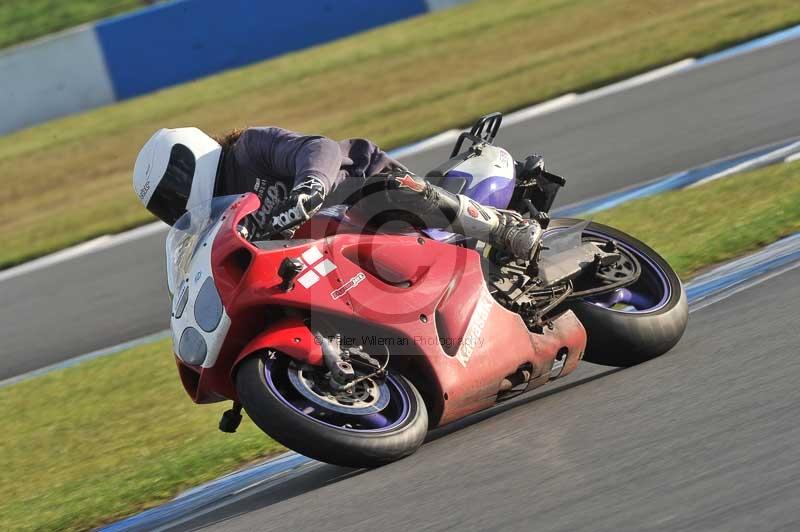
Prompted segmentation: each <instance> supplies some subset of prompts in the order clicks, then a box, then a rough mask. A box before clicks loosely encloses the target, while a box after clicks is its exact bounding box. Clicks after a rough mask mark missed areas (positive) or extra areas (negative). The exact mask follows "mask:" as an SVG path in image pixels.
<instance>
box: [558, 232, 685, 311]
mask: <svg viewBox="0 0 800 532" xmlns="http://www.w3.org/2000/svg"><path fill="white" fill-rule="evenodd" d="M565 229H568V227H563V228H558V229H553V230H552V231H563V230H565ZM583 235H585V236H591V237H597V238H604V239H608V240H613V241H614V242H616V243H617V244H618V245H619V246H620V247H621V248H623V249H624V250H625V251H626V252H627V253H629V254H630V255H633V256H634V257H636V259H637V260H638V261H639V264H640V265H641V267H642V272H641V275H640V276H639V280H638V281H636V282H635V283H633V284H632V285H630V286H628V287H625V288H619V289H617V290H614V291H613V292H610V293H608V294H603V295H602V296H597V297H591V298H588V297H587V298H586V299H584V301H586V302H587V303H591V304H593V305H597V306H599V307H603V308H605V309H607V310H610V311H612V312H620V313H623V314H644V313H649V312H656V311H658V310H660V309H662V308H663V307H664V306H665V305H666V304H667V303H668V302H669V300H670V299H671V298H672V285H671V284H670V283H669V280H668V279H667V276H666V273H664V270H663V269H662V268H661V266H659V265H658V264H657V263H656V262H655V261H653V260H652V259H651V258H650V257H648V256H647V255H646V254H644V253H642V252H641V251H640V250H639V249H637V248H636V247H634V246H632V245H630V244H629V243H627V242H625V241H624V240H620V239H617V238H613V237H611V236H610V235H608V234H606V233H603V232H601V231H597V230H592V229H587V230H585V231H584V232H583ZM620 304H622V305H627V306H626V307H625V308H614V307H616V306H617V305H620Z"/></svg>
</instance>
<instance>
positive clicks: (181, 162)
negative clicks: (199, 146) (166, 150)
mask: <svg viewBox="0 0 800 532" xmlns="http://www.w3.org/2000/svg"><path fill="white" fill-rule="evenodd" d="M196 164H197V162H196V160H195V157H194V154H193V153H192V150H190V149H189V148H187V147H186V146H184V145H183V144H176V145H175V146H173V147H172V151H171V152H170V155H169V163H168V164H167V169H166V171H165V172H164V177H163V178H161V181H160V182H159V183H158V186H157V187H156V189H155V191H154V192H153V195H152V197H151V198H150V202H149V203H148V204H147V210H149V211H150V212H152V213H153V214H155V215H156V216H158V217H159V218H160V219H161V220H163V221H164V222H166V223H168V224H169V225H173V224H174V223H175V222H176V221H177V220H178V218H180V217H181V216H183V214H184V213H185V212H186V203H187V202H188V201H189V193H190V192H191V191H192V179H193V178H194V171H195V166H196Z"/></svg>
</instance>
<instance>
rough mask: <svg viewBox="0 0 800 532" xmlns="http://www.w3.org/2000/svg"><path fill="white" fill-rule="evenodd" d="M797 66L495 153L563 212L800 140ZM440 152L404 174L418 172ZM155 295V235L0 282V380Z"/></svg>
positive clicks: (676, 89) (640, 106)
mask: <svg viewBox="0 0 800 532" xmlns="http://www.w3.org/2000/svg"><path fill="white" fill-rule="evenodd" d="M799 61H800V40H794V41H788V42H786V43H783V44H780V45H777V46H774V47H771V48H766V49H763V50H759V51H756V52H751V53H748V54H744V55H741V56H737V57H734V58H732V59H728V60H725V61H721V62H719V63H714V64H711V65H709V66H705V67H703V68H698V69H694V70H690V71H688V72H684V73H680V74H677V75H675V76H672V77H669V78H665V79H662V80H660V81H656V82H653V83H649V84H647V85H644V86H641V87H638V88H634V89H631V90H628V91H625V92H623V93H618V94H614V95H611V96H608V97H604V98H600V99H597V100H594V101H590V102H587V103H584V104H581V105H578V106H575V107H570V108H566V109H563V110H560V111H557V112H555V113H552V114H550V115H546V116H542V117H538V118H534V119H533V120H532V121H530V122H524V123H520V124H517V125H514V126H510V127H508V128H505V129H504V130H503V131H502V132H501V134H500V137H499V139H498V141H499V143H500V144H502V145H504V146H506V147H508V148H509V149H510V150H511V151H512V152H513V153H514V155H515V156H518V157H520V156H523V155H524V154H526V153H528V152H531V151H534V150H535V151H538V152H541V153H543V154H544V155H545V156H546V159H547V160H548V161H549V168H550V169H551V170H553V171H555V172H557V173H561V174H563V175H565V176H567V177H568V179H569V183H568V187H567V189H565V190H564V192H563V194H562V196H561V198H560V203H561V204H564V203H570V202H574V201H577V200H580V199H586V198H590V197H593V196H597V195H598V194H601V193H605V192H610V191H613V190H616V189H619V188H622V187H625V186H628V185H631V184H635V183H641V182H643V181H647V180H650V179H653V178H656V177H658V176H661V175H664V174H666V173H670V172H675V171H679V170H683V169H685V168H688V167H691V166H695V165H698V164H701V163H704V162H707V161H710V160H713V159H716V158H719V157H723V156H726V155H731V154H734V153H737V152H741V151H743V150H746V149H749V148H753V147H756V146H760V145H763V144H768V143H771V142H776V141H779V140H782V139H785V138H788V137H793V136H798V135H800V122H799V121H798V120H797V117H798V116H800V91H798V90H797V87H798V86H800V68H797V67H798V62H799ZM448 151H449V148H441V149H436V150H432V151H430V152H428V153H423V154H419V155H417V156H415V157H412V158H410V159H407V160H406V161H405V162H406V163H407V164H408V165H409V166H410V167H411V168H412V169H415V170H416V171H418V172H423V171H425V170H427V169H428V168H430V167H433V166H435V165H436V164H438V163H440V162H441V161H442V160H444V159H445V158H446V154H447V152H448ZM164 284H165V282H164V257H163V235H155V236H150V237H148V238H144V239H142V240H139V241H136V242H134V243H127V244H125V245H121V246H117V247H113V248H111V249H108V250H103V251H99V252H96V253H92V254H88V255H85V256H81V257H78V258H76V259H73V260H70V261H67V262H63V263H60V264H57V265H55V266H52V267H48V268H45V269H42V270H39V271H35V272H31V273H28V274H24V275H21V276H17V277H13V278H11V279H7V280H5V281H2V282H0V301H2V302H3V305H2V307H0V337H2V338H3V343H2V346H0V380H2V379H5V378H8V377H12V376H15V375H19V374H21V373H24V372H27V371H30V370H33V369H36V368H41V367H43V366H46V365H49V364H53V363H56V362H59V361H62V360H65V359H68V358H71V357H74V356H77V355H80V354H83V353H86V352H88V351H92V350H95V349H101V348H105V347H108V346H110V345H114V344H117V343H120V342H123V341H127V340H131V339H134V338H137V337H140V336H144V335H146V334H149V333H153V332H156V331H160V330H163V329H165V328H167V326H168V307H167V296H166V291H165V288H164ZM614 378H618V377H614ZM532 474H533V473H532ZM456 510H458V508H453V511H456ZM513 515H517V514H513Z"/></svg>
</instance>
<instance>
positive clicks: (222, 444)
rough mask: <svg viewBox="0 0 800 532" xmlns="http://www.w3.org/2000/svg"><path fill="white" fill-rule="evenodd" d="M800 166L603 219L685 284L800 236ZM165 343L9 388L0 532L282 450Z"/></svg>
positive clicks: (165, 490)
mask: <svg viewBox="0 0 800 532" xmlns="http://www.w3.org/2000/svg"><path fill="white" fill-rule="evenodd" d="M798 175H800V162H798V163H793V164H785V165H778V166H773V167H770V168H766V169H762V170H759V171H757V172H755V173H749V174H742V175H738V176H733V177H730V178H727V179H725V180H722V181H717V182H713V183H710V184H707V185H704V186H701V187H697V188H694V189H689V190H682V191H678V192H671V193H667V194H663V195H660V196H656V197H652V198H647V199H642V200H639V201H635V202H632V203H629V204H626V205H623V206H620V207H617V208H615V209H613V210H611V211H608V212H604V213H602V214H599V215H597V216H596V219H597V220H598V221H601V222H604V223H608V224H611V225H613V226H615V227H619V228H621V229H623V230H626V231H628V232H630V233H632V234H633V235H635V236H637V237H639V238H641V239H642V240H644V241H645V242H647V243H648V244H651V245H652V246H653V247H654V248H656V249H657V250H658V251H659V252H661V253H662V254H663V255H664V256H666V257H667V259H668V260H669V261H670V262H671V263H672V264H673V265H675V267H676V268H677V270H678V271H679V273H680V274H681V275H682V276H683V277H684V278H686V277H687V276H688V275H690V274H692V273H694V272H697V271H698V270H699V269H701V268H704V267H706V266H708V265H710V264H714V263H717V262H720V261H724V260H727V259H730V258H732V257H736V256H738V255H741V254H742V253H744V252H746V251H749V250H752V249H755V248H757V247H759V246H763V245H765V244H768V243H771V242H773V241H775V240H777V239H778V238H780V237H781V236H784V235H788V234H790V233H793V232H796V231H800V178H798ZM169 351H170V347H169V344H168V342H167V341H161V342H158V343H155V344H152V345H148V346H144V347H139V348H135V349H132V350H130V351H127V352H124V353H122V354H118V355H115V356H112V357H108V358H103V359H98V360H94V361H91V362H88V363H84V364H81V365H79V366H76V367H73V368H69V369H66V370H63V371H59V372H55V373H51V374H48V375H45V376H43V377H39V378H36V379H34V380H30V381H27V382H23V383H20V384H16V385H14V386H10V387H7V388H2V389H0V419H3V421H4V424H5V425H4V435H3V443H2V449H0V501H3V502H2V508H0V530H11V529H20V530H64V529H66V530H74V529H81V528H89V527H92V526H96V525H98V524H101V523H103V522H108V521H110V520H113V519H114V518H119V517H122V516H125V515H129V514H132V513H134V512H136V511H138V510H141V509H143V508H146V507H149V506H153V505H155V504H157V503H159V502H163V501H165V500H168V499H170V498H171V497H173V496H174V495H176V494H177V493H178V492H180V491H181V490H183V489H185V488H188V487H190V486H194V485H196V484H199V483H201V482H203V481H206V480H209V479H212V478H214V477H217V476H219V475H221V474H223V473H225V472H228V471H230V470H232V469H234V468H236V467H238V466H241V465H243V464H244V463H246V462H249V461H251V460H254V459H256V458H259V457H264V456H267V455H269V454H272V453H275V452H277V451H278V450H279V449H280V448H279V447H278V446H277V444H275V443H274V442H272V441H270V440H269V439H268V438H267V437H266V436H264V435H263V434H261V433H260V432H259V431H258V430H257V429H256V428H255V427H254V425H253V424H252V423H251V422H250V421H249V420H247V419H245V421H244V423H243V425H242V428H241V429H240V431H239V432H238V433H237V434H235V435H227V434H222V433H220V432H219V431H218V430H217V429H216V424H217V421H218V419H219V416H220V414H221V412H222V411H223V410H224V409H225V408H226V406H225V405H220V404H218V405H212V406H194V405H193V404H191V402H190V401H189V399H188V398H187V397H186V395H185V393H184V392H183V389H182V387H181V385H180V382H179V379H178V375H177V371H176V369H175V364H174V362H173V360H172V357H171V355H170V354H169Z"/></svg>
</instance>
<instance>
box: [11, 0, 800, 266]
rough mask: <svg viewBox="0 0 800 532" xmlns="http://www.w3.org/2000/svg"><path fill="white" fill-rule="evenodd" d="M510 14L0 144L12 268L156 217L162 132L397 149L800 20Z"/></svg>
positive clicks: (433, 24)
mask: <svg viewBox="0 0 800 532" xmlns="http://www.w3.org/2000/svg"><path fill="white" fill-rule="evenodd" d="M498 4H499V3H498V1H497V0H479V1H476V2H474V3H471V4H467V5H464V6H461V7H457V8H454V9H452V10H445V11H442V12H438V13H435V14H431V15H427V16H423V17H418V18H415V19H411V20H408V21H404V22H400V23H397V24H394V25H391V26H387V27H384V28H380V29H377V30H374V31H371V32H368V33H365V34H361V35H358V36H354V37H351V38H347V39H344V40H341V41H337V42H335V43H332V44H329V45H326V46H323V47H318V48H314V49H310V50H306V51H303V52H299V53H294V54H289V55H286V56H283V57H280V58H277V59H274V60H271V61H266V62H262V63H259V64H255V65H252V66H249V67H246V68H241V69H238V70H233V71H230V72H227V73H223V74H220V75H217V76H213V77H210V78H207V79H204V80H201V81H197V82H194V83H189V84H186V85H182V86H179V87H175V88H171V89H168V90H164V91H161V92H158V93H155V94H152V95H149V96H145V97H142V98H138V99H135V100H130V101H127V102H124V103H121V104H116V105H113V106H109V107H107V108H103V109H97V110H94V111H91V112H89V113H86V114H82V115H78V116H73V117H69V118H66V119H62V120H58V121H54V122H50V123H47V124H43V125H40V126H37V127H35V128H32V129H29V130H25V131H21V132H18V133H15V134H12V135H8V136H5V137H2V138H0V180H2V181H0V184H2V186H0V206H2V208H0V241H2V242H3V244H4V245H3V246H2V247H0V267H4V266H9V265H12V264H15V263H19V262H22V261H25V260H28V259H30V258H33V257H36V256H39V255H42V254H45V253H48V252H51V251H54V250H57V249H60V248H62V247H65V246H68V245H71V244H74V243H76V242H80V241H83V240H87V239H89V238H92V237H94V236H97V235H100V234H104V233H111V232H117V231H120V230H123V229H125V228H128V227H131V226H134V225H138V224H141V223H144V222H147V221H149V220H151V218H150V216H149V215H148V213H147V212H146V211H145V210H144V209H142V207H141V206H140V205H139V204H138V202H137V200H136V198H135V196H134V195H133V194H132V192H131V185H130V172H131V169H132V167H133V162H134V160H135V158H136V153H137V152H138V149H139V148H140V147H141V145H142V144H143V143H144V141H145V140H146V139H147V138H148V137H149V136H150V135H151V134H152V133H153V131H155V130H156V129H157V128H159V127H164V126H170V127H176V126H184V125H197V126H198V127H201V128H203V129H205V130H207V131H209V132H220V131H224V130H227V129H229V128H232V127H235V126H243V125H263V124H278V125H282V126H284V127H289V128H293V129H297V130H299V131H305V132H309V133H322V134H327V135H329V136H332V137H335V138H337V137H346V136H366V137H370V138H372V139H373V140H376V141H377V142H379V143H380V144H382V145H383V146H385V147H392V146H396V145H399V144H402V143H405V142H408V141H411V140H414V139H418V138H421V137H423V136H425V135H428V134H432V133H436V132H438V131H441V130H443V129H446V128H449V127H455V126H461V125H465V124H468V123H469V122H470V121H471V120H473V119H474V118H475V117H477V116H479V115H480V114H483V113H485V112H489V111H495V110H503V111H508V110H513V109H516V108H520V107H522V106H525V105H528V104H531V103H535V102H538V101H542V100H546V99H548V98H552V97H554V96H557V95H560V94H563V93H566V92H570V91H582V90H586V89H589V88H592V87H596V86H599V85H603V84H606V83H609V82H611V81H614V80H618V79H621V78H624V77H627V76H630V75H633V74H636V73H638V72H641V71H644V70H647V69H650V68H653V67H655V66H658V65H663V64H667V63H670V62H673V61H676V60H679V59H682V58H684V57H687V56H691V55H699V54H703V53H706V52H710V51H713V50H717V49H720V48H723V47H726V46H729V45H730V44H732V43H735V42H738V41H741V40H743V39H748V38H751V37H753V36H756V35H760V34H763V33H766V32H769V31H773V30H775V29H778V28H782V27H786V26H788V25H791V24H796V23H798V22H800V3H798V2H797V1H796V0H673V1H670V2H664V1H661V0H635V1H633V0H505V1H503V2H502V7H498ZM532 148H534V147H532ZM417 170H419V171H424V170H426V169H417Z"/></svg>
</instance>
